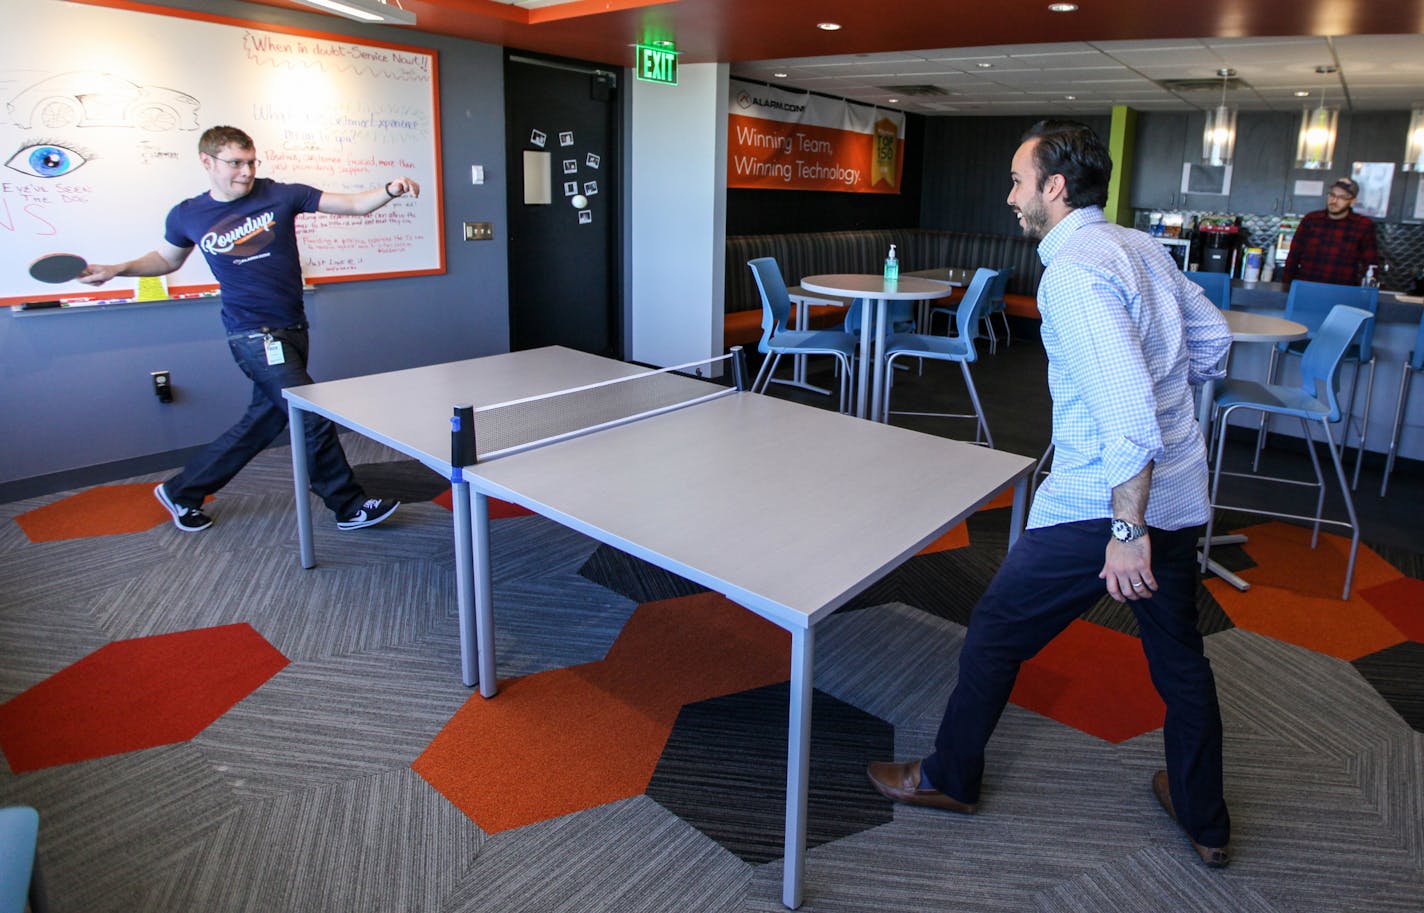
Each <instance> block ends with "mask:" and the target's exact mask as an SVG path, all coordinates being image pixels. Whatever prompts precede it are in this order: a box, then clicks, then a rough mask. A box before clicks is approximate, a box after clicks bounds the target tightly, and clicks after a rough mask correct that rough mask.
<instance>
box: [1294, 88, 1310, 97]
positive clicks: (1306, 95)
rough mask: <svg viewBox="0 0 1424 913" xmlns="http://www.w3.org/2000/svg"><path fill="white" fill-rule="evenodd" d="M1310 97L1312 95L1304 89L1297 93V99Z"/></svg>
mask: <svg viewBox="0 0 1424 913" xmlns="http://www.w3.org/2000/svg"><path fill="white" fill-rule="evenodd" d="M1309 96H1310V93H1309V92H1307V91H1305V90H1304V89H1301V90H1300V91H1299V92H1296V93H1295V97H1296V98H1308V97H1309Z"/></svg>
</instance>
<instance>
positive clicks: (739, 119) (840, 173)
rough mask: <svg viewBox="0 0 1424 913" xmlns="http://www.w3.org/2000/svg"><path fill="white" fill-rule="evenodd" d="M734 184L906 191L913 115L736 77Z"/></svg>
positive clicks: (731, 139) (731, 128)
mask: <svg viewBox="0 0 1424 913" xmlns="http://www.w3.org/2000/svg"><path fill="white" fill-rule="evenodd" d="M730 84H731V93H732V98H731V104H730V105H729V108H728V118H727V119H728V123H727V186H728V187H733V188H750V189H754V190H832V191H840V192H843V193H899V192H900V176H901V175H900V169H901V164H902V162H903V159H904V155H905V115H904V114H903V113H901V112H899V111H889V110H885V109H883V108H873V107H871V106H869V105H862V104H857V103H856V102H851V101H847V100H845V99H839V98H826V97H824V96H820V95H812V94H810V93H807V92H788V91H786V90H785V89H775V88H772V87H770V86H763V85H758V84H756V83H751V82H741V81H739V80H736V79H733V80H731V81H730Z"/></svg>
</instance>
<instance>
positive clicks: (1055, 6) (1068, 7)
mask: <svg viewBox="0 0 1424 913" xmlns="http://www.w3.org/2000/svg"><path fill="white" fill-rule="evenodd" d="M1048 10H1049V12H1053V13H1076V12H1077V11H1078V4H1076V3H1050V4H1048Z"/></svg>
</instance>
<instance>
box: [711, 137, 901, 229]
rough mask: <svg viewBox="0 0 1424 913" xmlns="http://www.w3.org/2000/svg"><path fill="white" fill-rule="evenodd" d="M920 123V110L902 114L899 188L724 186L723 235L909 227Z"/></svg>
mask: <svg viewBox="0 0 1424 913" xmlns="http://www.w3.org/2000/svg"><path fill="white" fill-rule="evenodd" d="M925 122H926V118H924V117H921V116H920V115H917V114H907V115H905V159H904V169H903V181H902V186H901V188H900V192H899V193H831V192H822V191H811V190H728V191H727V234H728V235H765V234H775V233H783V232H802V231H849V230H852V229H863V228H914V227H915V226H917V225H918V224H919V221H920V197H921V186H920V179H921V175H922V173H923V170H924V164H923V163H924V156H925V142H924V134H925Z"/></svg>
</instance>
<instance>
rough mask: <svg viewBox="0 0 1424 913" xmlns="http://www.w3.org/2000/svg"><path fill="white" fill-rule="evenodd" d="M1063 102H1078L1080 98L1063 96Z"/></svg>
mask: <svg viewBox="0 0 1424 913" xmlns="http://www.w3.org/2000/svg"><path fill="white" fill-rule="evenodd" d="M1063 100H1064V101H1077V100H1078V96H1076V95H1065V96H1063Z"/></svg>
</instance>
